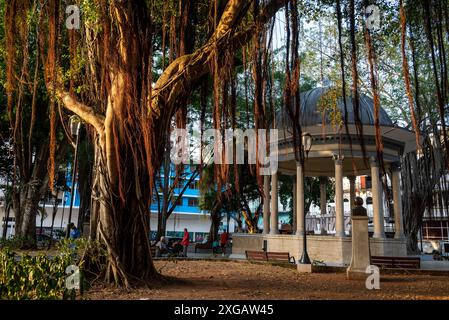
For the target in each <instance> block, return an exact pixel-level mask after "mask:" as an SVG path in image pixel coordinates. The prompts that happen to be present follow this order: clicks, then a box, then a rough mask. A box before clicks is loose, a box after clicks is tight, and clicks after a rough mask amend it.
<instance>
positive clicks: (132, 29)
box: [5, 0, 449, 286]
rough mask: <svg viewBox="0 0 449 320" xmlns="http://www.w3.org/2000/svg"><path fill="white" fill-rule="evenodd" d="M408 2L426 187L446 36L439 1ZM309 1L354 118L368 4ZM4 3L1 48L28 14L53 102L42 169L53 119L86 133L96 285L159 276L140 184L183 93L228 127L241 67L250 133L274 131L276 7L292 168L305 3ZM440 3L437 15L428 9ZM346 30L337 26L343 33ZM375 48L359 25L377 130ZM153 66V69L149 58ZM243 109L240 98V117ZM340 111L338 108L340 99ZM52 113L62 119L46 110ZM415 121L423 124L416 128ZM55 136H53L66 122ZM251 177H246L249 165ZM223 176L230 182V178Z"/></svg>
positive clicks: (441, 106) (440, 108)
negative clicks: (419, 37) (331, 27)
mask: <svg viewBox="0 0 449 320" xmlns="http://www.w3.org/2000/svg"><path fill="white" fill-rule="evenodd" d="M310 2H311V3H315V1H310ZM419 2H420V6H416V7H411V6H410V5H409V4H408V6H407V8H410V9H407V10H408V11H407V12H408V13H410V18H409V19H406V15H405V12H404V11H402V10H401V13H402V20H401V21H402V26H403V28H402V34H403V38H402V40H403V41H402V48H403V60H404V61H403V69H404V71H403V72H404V78H405V83H406V89H407V90H406V92H407V97H408V101H409V103H410V110H411V123H412V125H411V126H410V127H411V128H413V129H414V130H415V131H416V132H417V141H418V142H419V141H420V135H419V133H420V131H423V130H422V128H423V127H424V126H425V125H426V124H428V123H430V125H429V126H428V128H431V129H432V132H431V133H432V136H433V137H437V138H438V139H437V140H438V141H437V143H438V148H439V150H440V151H439V153H438V155H439V156H438V157H439V158H438V161H437V162H438V165H437V166H435V165H434V166H433V167H428V169H429V170H430V171H432V172H435V170H436V169H435V168H438V170H439V172H438V175H437V176H438V177H437V178H434V180H436V181H439V177H441V176H442V174H441V172H442V170H445V169H447V167H448V166H447V161H448V158H447V152H446V153H445V152H444V151H441V150H448V143H449V142H448V139H447V132H446V122H445V120H447V102H448V95H447V91H448V78H447V66H446V60H445V59H446V53H445V51H444V50H447V42H448V39H447V37H449V28H448V26H449V22H448V19H447V17H448V12H447V9H448V5H447V3H446V2H445V1H442V0H435V1H419ZM320 3H325V4H326V5H328V6H330V7H331V8H333V9H334V10H335V12H336V24H337V26H338V46H336V47H337V48H338V49H337V55H336V56H337V57H338V58H337V61H338V63H337V66H338V67H339V69H340V70H339V71H340V72H341V74H340V76H341V79H340V83H341V85H340V86H339V89H338V90H340V91H341V96H342V97H346V96H347V93H348V94H349V93H350V95H351V96H352V97H354V98H355V99H354V102H355V103H354V104H352V105H353V107H354V110H352V113H354V114H355V115H358V114H359V112H358V101H359V99H358V96H359V94H360V91H361V88H360V86H359V84H360V82H361V81H360V78H361V76H360V70H359V64H360V63H361V61H360V56H361V53H360V51H361V50H360V49H359V47H360V44H359V43H358V42H360V38H359V37H356V32H358V30H356V29H358V25H359V24H358V23H357V20H358V19H357V17H356V16H357V15H358V14H359V13H360V12H363V10H362V9H363V8H364V7H366V6H367V5H369V3H368V1H355V0H348V1H343V0H337V1H336V3H334V2H333V1H324V0H323V1H322V2H320ZM428 3H431V6H429V4H428ZM19 4H20V5H19ZM73 4H78V5H79V6H80V8H81V13H82V14H81V23H80V25H79V29H77V28H73V27H74V26H76V22H77V19H76V18H77V17H76V10H75V11H73V10H74V9H73V7H71V9H69V10H68V11H66V9H67V6H69V5H73ZM6 5H7V14H6V17H5V24H6V28H7V29H8V28H9V31H10V33H9V34H10V35H11V37H13V32H12V30H13V29H14V26H15V25H16V24H17V21H19V20H22V21H26V16H25V13H26V12H29V11H30V10H37V11H38V12H39V13H40V14H39V17H41V19H39V22H38V24H39V30H40V31H39V33H38V34H30V39H31V40H33V41H37V43H38V46H39V56H40V58H41V65H42V70H43V75H44V82H45V86H46V89H47V93H48V95H49V97H50V100H51V101H53V103H52V104H51V107H50V112H49V114H50V135H49V136H50V144H49V149H50V150H49V158H50V160H49V166H48V167H49V170H54V166H55V165H54V164H55V160H54V158H55V154H56V153H55V146H56V143H55V139H56V134H55V130H56V122H57V119H59V118H62V119H64V116H63V114H65V116H67V114H69V113H73V114H76V115H77V116H78V117H79V118H80V119H81V120H82V121H83V122H84V123H85V124H86V125H87V128H88V131H89V134H90V136H91V137H92V141H94V147H95V148H94V149H95V151H94V152H95V160H94V168H93V182H92V186H93V190H92V208H91V237H92V238H94V239H98V240H100V241H101V242H103V243H104V244H105V245H106V247H107V251H108V261H107V267H106V270H105V278H106V280H107V281H109V282H115V283H116V284H119V285H124V286H130V285H132V283H134V282H137V281H143V282H148V281H150V280H152V279H154V278H155V277H157V272H156V270H155V268H154V266H153V262H152V260H151V256H150V244H149V207H150V199H151V192H152V189H153V188H152V186H154V185H155V183H154V177H155V173H156V172H157V171H158V170H159V169H160V166H161V164H162V161H163V158H164V150H165V146H166V143H167V141H168V139H167V137H168V134H169V133H170V129H171V127H172V124H173V121H175V122H176V124H177V125H178V126H185V125H186V114H187V112H186V109H187V106H188V103H189V100H190V99H191V97H192V95H193V94H194V93H199V95H200V96H201V98H200V100H201V109H202V110H201V118H202V119H204V113H205V110H206V106H207V105H208V103H207V101H206V100H207V99H206V97H207V93H206V92H207V86H208V85H209V84H212V86H213V90H212V91H213V94H212V96H213V103H212V112H211V113H212V123H213V127H214V128H216V129H223V128H225V127H226V126H231V127H232V128H235V126H236V121H235V117H236V112H235V110H236V82H237V81H238V80H239V79H241V78H242V77H240V78H239V77H238V76H237V75H236V69H238V67H241V66H242V65H243V69H244V74H243V79H242V80H243V81H244V82H245V91H246V89H247V87H248V86H247V85H246V82H247V81H251V86H250V87H251V90H248V91H251V92H250V93H249V94H247V96H248V95H250V96H251V98H252V99H251V100H252V110H253V117H254V118H253V119H254V127H255V129H260V128H269V125H270V123H273V121H272V120H273V117H272V115H273V114H274V111H275V105H276V102H275V101H274V97H273V96H272V92H271V91H272V87H273V85H274V80H273V73H272V70H270V59H271V57H272V54H273V52H272V48H270V44H271V43H272V42H273V28H274V16H275V15H276V13H277V12H278V11H279V10H280V9H283V13H282V16H283V17H282V18H283V20H284V23H285V26H286V28H285V40H286V43H285V46H284V48H283V49H284V50H285V55H284V58H285V61H284V65H283V67H284V71H285V72H284V76H285V79H283V81H282V85H283V88H282V91H283V97H282V98H281V99H280V100H281V101H282V102H281V104H282V105H283V107H284V108H287V111H288V114H289V116H290V117H291V119H292V120H294V121H293V123H294V130H293V136H294V138H295V139H294V141H295V147H297V150H298V152H297V155H296V157H297V160H298V161H302V160H303V155H302V154H301V153H302V152H301V150H302V148H301V139H299V137H301V128H300V127H299V121H298V120H299V119H300V107H299V106H300V101H299V99H300V95H299V92H300V81H299V80H300V65H301V58H300V55H299V41H300V39H299V29H300V26H301V24H300V16H301V12H302V10H304V9H305V8H307V6H308V5H309V3H308V1H299V0H252V1H251V0H227V1H226V0H165V1H159V0H83V1H79V0H78V1H74V3H73V2H72V1H59V0H47V1H38V0H35V1H31V0H8V1H7V3H6ZM391 5H394V4H391ZM399 5H401V6H402V2H401V3H400V4H399V3H398V4H397V5H396V9H398V8H399ZM438 6H440V7H441V9H445V10H446V11H444V10H440V11H438V10H437V9H438ZM412 9H415V10H418V12H414V10H412ZM67 12H68V13H67ZM420 12H421V13H422V12H427V13H428V14H420ZM431 13H432V14H431ZM443 13H444V14H443ZM432 15H437V16H438V15H440V16H439V21H440V22H441V24H436V23H434V22H432V21H433V20H431V19H430V17H431V16H432ZM360 16H362V15H360ZM422 17H424V19H423V18H422ZM67 18H68V21H66V20H67ZM444 18H445V20H444ZM412 19H416V20H417V21H415V20H412ZM345 20H346V21H345ZM410 21H412V23H410ZM443 21H445V22H444V23H443ZM345 22H346V23H345ZM411 25H413V26H414V27H411ZM443 25H444V26H445V29H443ZM346 26H349V27H348V28H347V29H345V27H346ZM398 26H399V25H398ZM417 26H418V27H417ZM69 27H70V28H69ZM415 29H419V32H421V33H422V34H423V35H425V36H427V40H428V44H426V45H423V47H424V48H425V49H423V50H422V51H423V52H424V51H425V50H427V49H428V48H430V54H431V57H432V60H431V64H430V66H431V67H430V70H431V71H433V72H434V75H435V76H434V79H432V80H433V81H434V83H435V86H436V90H435V91H432V92H431V94H432V95H434V97H436V98H437V100H436V101H437V103H436V104H432V103H429V106H426V111H424V106H423V108H422V109H421V108H420V106H421V105H420V104H419V102H420V101H422V100H423V96H425V95H424V94H423V93H422V92H421V93H420V91H419V89H420V86H419V83H420V77H419V76H417V73H419V71H417V70H418V68H419V64H418V62H416V61H415V53H414V51H413V50H414V49H413V46H412V45H413V37H412V31H413V33H414V34H416V32H418V31H416V30H415ZM396 31H397V32H398V34H400V32H401V29H400V28H397V30H396ZM344 33H345V34H344ZM346 36H349V43H347V44H343V40H342V39H343V37H346ZM278 40H279V39H278ZM377 40H378V37H376V35H375V33H372V32H371V31H370V30H369V29H368V28H366V27H365V29H363V37H362V41H361V42H362V43H364V45H365V48H366V52H367V61H365V65H368V76H367V78H368V79H369V80H368V81H369V83H370V84H369V90H368V91H370V94H371V95H372V96H373V98H374V102H375V109H376V117H377V119H376V123H377V125H378V123H379V119H378V117H379V106H380V88H379V83H378V81H379V79H378V68H379V65H378V61H379V59H378V57H377V55H376V54H377V52H376V45H377ZM406 40H408V41H409V42H408V43H407V41H406ZM415 40H416V36H415ZM407 44H409V45H410V48H409V46H408V45H407ZM7 45H8V46H9V48H8V50H7V51H8V53H9V57H8V59H9V60H8V61H10V62H11V63H12V62H13V61H15V60H14V59H13V56H14V54H15V50H14V48H11V44H8V43H7ZM19 51H20V50H19ZM423 55H424V54H423ZM156 56H157V57H158V59H154V57H156ZM410 56H411V57H412V59H413V64H412V67H413V72H409V64H408V62H407V57H410ZM161 57H162V58H161ZM427 62H428V60H427ZM8 65H9V66H10V64H8ZM410 73H412V75H411V76H410ZM248 78H249V79H248ZM11 79H12V78H11ZM12 82H13V81H10V82H9V84H8V90H10V91H11V92H12V91H13V90H14V88H13V84H12ZM345 99H346V98H344V100H345ZM248 104H249V103H248V100H247V109H248ZM344 104H345V106H346V101H344ZM58 105H60V106H61V107H63V108H60V109H58V108H57V107H56V106H58ZM58 112H60V113H61V114H60V117H57V116H56V114H57V113H58ZM426 114H427V115H429V114H430V115H431V117H430V116H428V117H427V118H426ZM356 118H357V117H356ZM345 119H346V112H345V115H344V116H343V122H342V123H341V124H340V125H339V126H340V127H339V128H338V130H339V132H341V134H345V127H346V125H345V123H344V120H345ZM356 126H357V128H358V133H359V134H360V136H363V126H362V124H361V121H360V119H356ZM62 127H64V128H65V124H64V123H62ZM65 129H66V128H65ZM426 130H427V129H426ZM346 131H347V129H346ZM426 132H427V133H429V134H428V135H427V136H425V138H426V139H427V140H426V141H430V140H429V139H430V138H429V137H430V131H429V130H427V131H426ZM440 137H441V139H439V138H440ZM361 141H363V139H361ZM376 145H377V149H378V156H379V158H380V160H381V158H382V148H383V147H382V138H381V136H380V130H376ZM422 146H423V147H422V148H421V152H424V157H421V158H419V159H421V160H419V159H418V158H417V156H416V154H412V155H409V156H408V157H409V158H407V159H408V162H406V165H405V166H403V168H409V169H408V171H403V173H404V176H405V177H408V178H404V179H408V180H405V181H411V182H414V181H415V182H416V181H417V180H416V179H414V178H410V177H413V175H414V174H416V167H417V166H424V164H425V162H423V160H422V159H434V155H435V153H434V152H433V150H434V149H433V147H432V144H431V143H427V144H426V143H423V144H422ZM362 147H363V146H362ZM416 161H418V163H416ZM253 169H254V171H255V172H256V174H257V173H258V170H259V168H258V166H256V167H255V168H253ZM234 170H235V166H234ZM404 170H405V169H404ZM229 172H230V167H229V166H228V165H222V166H220V167H218V166H216V168H215V173H214V174H215V181H216V183H217V185H218V186H217V190H219V189H220V186H221V184H222V183H225V182H226V177H228V178H229V176H230V174H229ZM235 172H237V171H235ZM52 176H53V174H50V179H49V180H50V186H51V185H52V184H53V183H52V181H51V177H52ZM234 176H235V182H236V183H238V176H237V175H234ZM257 179H258V185H259V187H260V189H262V188H261V186H262V185H263V178H262V176H260V175H258V174H257ZM420 181H422V186H421V185H420V186H419V188H418V189H419V190H418V189H416V187H412V186H410V187H409V188H410V189H409V191H410V195H411V196H412V197H415V198H414V199H415V200H414V201H416V202H419V199H420V198H419V197H423V195H425V194H428V192H430V191H429V189H430V187H429V186H430V184H429V183H424V181H423V180H420ZM435 183H436V182H435ZM404 185H405V183H404ZM424 185H425V186H426V187H423V186H424ZM409 200H410V199H406V200H405V201H409ZM408 203H411V202H410V201H409V202H408ZM407 210H409V212H410V217H411V219H412V220H413V219H415V218H413V217H415V216H416V214H414V213H413V207H411V206H408V207H407V206H405V211H406V212H407ZM414 221H415V222H416V221H417V222H418V223H413V224H411V225H410V227H409V228H407V226H406V231H407V230H408V231H409V232H411V233H415V234H416V225H418V226H419V222H420V219H415V220H414Z"/></svg>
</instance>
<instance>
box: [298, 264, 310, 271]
mask: <svg viewBox="0 0 449 320" xmlns="http://www.w3.org/2000/svg"><path fill="white" fill-rule="evenodd" d="M297 266H298V272H299V273H312V264H310V263H307V264H302V263H298V264H297Z"/></svg>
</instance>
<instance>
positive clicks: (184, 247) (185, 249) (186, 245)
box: [181, 228, 190, 258]
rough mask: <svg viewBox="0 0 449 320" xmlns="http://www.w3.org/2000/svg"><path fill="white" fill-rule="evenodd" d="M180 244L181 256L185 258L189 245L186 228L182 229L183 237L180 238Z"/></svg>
mask: <svg viewBox="0 0 449 320" xmlns="http://www.w3.org/2000/svg"><path fill="white" fill-rule="evenodd" d="M181 244H182V247H183V252H182V253H183V256H184V257H186V258H187V248H188V247H189V244H190V238H189V232H188V231H187V228H184V236H183V237H182V241H181Z"/></svg>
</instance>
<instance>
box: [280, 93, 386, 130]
mask: <svg viewBox="0 0 449 320" xmlns="http://www.w3.org/2000/svg"><path fill="white" fill-rule="evenodd" d="M331 89H332V88H331V87H319V88H315V89H312V90H309V91H306V92H303V93H301V95H300V103H301V107H300V108H301V113H300V124H301V126H306V127H307V126H315V125H320V124H323V120H324V123H325V124H330V123H331V112H330V111H328V110H326V111H325V114H324V119H323V112H322V106H323V105H325V104H326V93H328V92H329V90H331ZM359 102H360V103H359V106H360V110H359V115H360V120H361V122H362V123H363V124H364V125H374V119H375V117H374V102H373V99H371V98H370V97H368V96H366V95H364V94H360V95H359ZM337 106H338V109H339V110H340V113H341V118H342V120H343V121H344V115H345V108H344V102H343V99H342V97H341V96H340V97H339V98H338V99H337ZM346 106H347V113H348V121H347V123H348V124H355V119H354V118H355V117H354V110H353V105H352V98H349V97H347V98H346ZM327 107H329V106H327ZM275 122H276V128H277V129H288V128H291V127H292V126H291V120H290V117H289V115H288V112H287V110H286V109H285V108H283V109H282V110H280V111H278V112H277V113H276V120H275ZM379 124H380V125H381V126H390V127H391V126H394V124H393V121H392V120H391V118H390V117H389V116H388V114H387V113H386V111H385V110H384V109H383V108H380V110H379Z"/></svg>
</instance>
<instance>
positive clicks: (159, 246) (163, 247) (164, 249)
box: [156, 237, 169, 257]
mask: <svg viewBox="0 0 449 320" xmlns="http://www.w3.org/2000/svg"><path fill="white" fill-rule="evenodd" d="M166 253H169V248H168V246H167V240H166V239H165V237H161V239H160V240H159V241H158V243H156V257H160V256H161V255H163V254H166Z"/></svg>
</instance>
